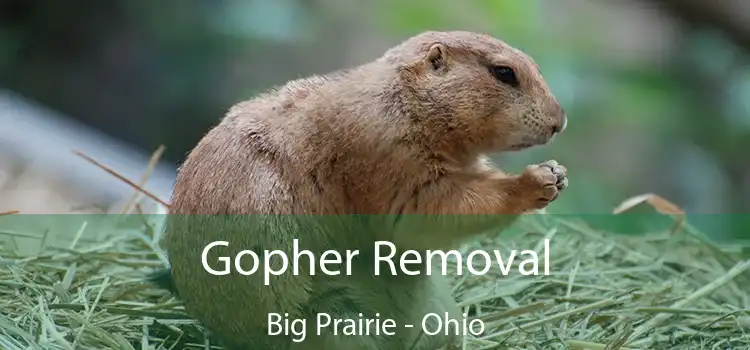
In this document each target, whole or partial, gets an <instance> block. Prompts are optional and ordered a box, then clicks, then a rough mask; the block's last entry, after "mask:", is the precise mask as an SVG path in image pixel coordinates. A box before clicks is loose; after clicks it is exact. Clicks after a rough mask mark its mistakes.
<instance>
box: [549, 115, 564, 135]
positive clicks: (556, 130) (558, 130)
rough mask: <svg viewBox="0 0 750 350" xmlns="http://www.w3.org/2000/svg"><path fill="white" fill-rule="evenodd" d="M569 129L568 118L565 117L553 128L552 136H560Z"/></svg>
mask: <svg viewBox="0 0 750 350" xmlns="http://www.w3.org/2000/svg"><path fill="white" fill-rule="evenodd" d="M567 127H568V118H567V117H566V116H565V115H563V117H562V122H561V123H557V124H555V125H553V126H552V134H559V133H561V132H563V131H565V128H567Z"/></svg>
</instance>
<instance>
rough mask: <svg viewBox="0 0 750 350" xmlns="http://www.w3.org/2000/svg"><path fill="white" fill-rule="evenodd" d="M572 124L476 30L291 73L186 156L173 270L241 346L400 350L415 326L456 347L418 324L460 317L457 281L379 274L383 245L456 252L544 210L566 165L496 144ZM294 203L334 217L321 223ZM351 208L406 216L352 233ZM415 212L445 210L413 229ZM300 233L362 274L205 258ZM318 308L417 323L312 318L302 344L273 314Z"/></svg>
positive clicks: (171, 233) (537, 140)
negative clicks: (359, 326)
mask: <svg viewBox="0 0 750 350" xmlns="http://www.w3.org/2000/svg"><path fill="white" fill-rule="evenodd" d="M566 125H567V118H566V115H565V112H564V110H563V108H562V107H561V106H560V104H559V103H558V101H557V100H556V98H555V97H554V95H553V94H552V92H551V91H550V89H549V87H548V86H547V84H546V82H545V80H544V79H543V77H542V75H541V73H540V71H539V67H538V66H537V64H536V63H535V62H534V60H533V59H532V58H530V57H529V56H528V55H526V54H524V53H523V52H522V51H520V50H518V49H515V48H513V47H511V46H510V45H508V44H506V43H504V42H503V41H501V40H499V39H496V38H493V37H491V36H489V35H485V34H479V33H472V32H463V31H453V32H424V33H422V34H419V35H416V36H414V37H411V38H409V39H407V40H406V41H404V42H402V43H401V44H399V45H397V46H395V47H393V48H391V49H389V50H387V51H386V52H385V53H384V54H383V55H382V56H381V57H379V58H377V59H375V60H373V61H371V62H369V63H366V64H363V65H361V66H358V67H355V68H351V69H347V70H340V71H337V72H333V73H330V74H327V75H320V76H312V77H308V78H304V79H299V80H294V81H291V82H288V83H287V84H285V85H283V86H281V87H278V88H275V89H273V90H270V91H268V92H265V93H263V94H260V95H258V96H256V97H254V98H252V99H249V100H247V101H244V102H241V103H238V104H236V105H235V106H233V107H232V108H231V109H230V110H229V111H228V113H227V114H226V116H225V117H224V118H223V120H222V121H221V122H220V123H219V124H218V125H217V126H215V127H214V128H213V129H212V130H210V131H209V132H208V133H207V134H206V135H205V137H204V138H203V139H202V140H201V141H200V142H199V143H198V145H197V146H196V147H195V148H194V149H193V150H192V151H191V152H190V154H189V155H188V157H187V159H186V161H185V162H184V164H183V165H182V166H181V168H180V169H179V173H178V176H177V182H176V184H175V187H174V192H173V197H172V203H171V209H170V211H171V212H170V214H171V215H170V219H169V221H168V225H167V232H166V234H165V236H164V239H163V241H162V242H161V245H162V246H163V247H164V248H165V250H166V251H167V253H168V255H169V260H170V264H171V272H169V273H165V274H163V275H161V276H162V277H164V280H165V281H166V280H168V283H170V284H171V287H170V288H171V289H172V290H173V291H174V292H175V294H176V295H178V296H179V297H180V299H182V301H183V302H184V304H185V307H186V310H187V311H188V312H189V313H190V314H191V315H193V316H194V317H195V318H196V319H198V320H199V321H201V322H202V323H203V324H204V325H205V326H206V327H207V328H208V329H209V330H211V331H212V332H213V333H215V334H216V335H217V336H218V337H219V338H220V339H222V340H223V341H224V343H225V344H226V345H227V346H228V347H229V348H230V349H318V348H324V349H332V350H348V349H353V348H360V349H368V350H369V349H373V350H374V349H386V350H390V349H393V350H401V349H408V348H409V347H410V346H411V344H412V343H413V342H414V341H415V339H417V338H418V337H419V339H420V341H419V343H418V344H417V346H416V347H415V349H424V350H429V349H437V348H441V347H443V346H446V347H447V346H450V345H452V344H455V343H456V342H457V340H458V339H457V337H454V336H444V335H443V336H440V335H436V336H426V335H421V336H420V335H419V333H420V331H421V330H420V327H419V326H418V325H419V319H421V318H422V317H423V316H424V315H425V313H429V312H437V313H449V314H450V315H454V316H455V317H456V318H460V317H461V316H460V310H458V307H457V306H456V302H455V301H454V299H453V298H452V296H451V294H450V288H449V287H448V282H447V280H446V278H445V277H444V276H441V275H439V274H433V275H432V276H426V275H419V276H403V275H397V276H391V275H390V274H386V275H381V276H373V274H372V261H371V259H370V257H371V254H372V250H373V246H374V242H375V241H378V240H387V241H391V242H393V243H394V244H395V245H396V247H397V248H398V249H399V250H405V249H415V250H425V249H453V248H455V247H456V246H457V245H458V244H459V243H460V242H461V241H463V240H465V239H467V238H471V237H473V236H475V235H477V234H480V233H483V232H486V231H487V230H490V229H492V230H500V229H502V228H503V227H504V226H506V225H508V224H510V223H511V222H512V221H513V220H514V218H515V217H516V216H517V215H520V214H523V213H526V212H529V211H531V210H535V209H540V208H543V207H545V206H547V205H548V204H549V203H550V202H552V201H554V200H555V199H556V198H557V196H558V194H559V193H560V192H561V191H562V190H563V189H564V188H566V187H567V184H568V180H567V176H566V169H565V168H564V167H563V166H561V165H559V164H557V162H555V161H547V162H543V163H540V164H533V165H529V166H528V167H527V168H526V169H525V171H524V172H523V173H521V174H518V175H512V174H505V173H503V172H502V171H501V170H499V169H497V168H495V167H494V166H492V165H491V164H490V163H489V161H488V158H487V156H486V155H487V154H489V153H496V152H506V151H517V150H522V149H525V148H529V147H532V146H536V145H542V144H547V143H549V142H550V141H551V140H552V139H553V138H554V136H555V135H557V134H559V133H560V132H562V131H563V130H564V129H565V127H566ZM188 214H189V215H188ZM195 214H204V215H205V216H200V218H198V217H199V216H196V215H195ZM239 214H242V215H243V216H242V217H240V216H237V218H236V219H233V220H226V216H225V217H224V218H223V219H215V218H217V216H215V215H239ZM279 214H284V215H279ZM286 214H296V215H307V216H308V217H316V216H319V217H323V216H322V215H330V216H326V217H328V218H333V219H326V220H324V221H326V223H325V224H323V223H318V224H315V225H313V227H312V228H311V227H310V226H305V225H303V223H301V222H300V221H304V220H301V219H300V220H296V219H293V218H295V216H291V215H286ZM349 214H383V215H384V216H383V217H386V218H394V219H393V220H389V219H386V220H383V221H382V222H380V221H378V222H379V223H378V224H377V225H375V226H367V225H364V226H361V227H359V226H358V227H357V228H356V230H355V228H354V227H353V226H352V225H353V224H352V222H353V221H355V220H352V219H348V216H346V215H349ZM408 214H431V215H443V216H444V217H445V218H448V219H445V220H441V221H440V223H439V225H438V224H435V225H434V226H432V227H430V228H429V229H416V228H417V226H414V225H411V224H410V223H413V221H410V220H409V219H403V218H408V217H409V215H408ZM458 214H489V215H488V216H487V217H486V218H484V219H482V220H478V219H476V217H474V218H472V219H462V217H468V215H464V216H461V215H458ZM210 215H213V216H210ZM274 215H275V216H274ZM337 215H338V216H337ZM490 215H491V216H490ZM337 217H339V218H340V219H336V218H337ZM253 218H255V219H253ZM212 220H217V221H212ZM365 220H367V219H365ZM219 221H220V222H221V224H220V226H221V227H220V228H219V227H216V226H212V224H211V223H217V222H219ZM363 227H369V228H371V229H366V228H363ZM373 227H377V229H372V228H373ZM355 231H356V232H355ZM295 238H296V239H298V241H299V245H300V246H301V247H303V249H307V250H310V251H312V252H314V253H315V254H316V256H319V254H320V253H321V252H323V251H325V250H330V249H335V250H340V251H342V252H343V251H344V250H346V249H357V250H359V251H361V255H360V256H359V259H358V260H355V261H354V263H353V267H352V269H353V270H354V271H352V275H350V276H347V275H344V274H342V275H340V276H327V275H324V274H321V273H318V274H315V275H310V274H304V273H303V274H300V275H296V276H293V275H291V273H286V274H282V275H279V276H274V278H273V280H272V282H271V283H270V285H265V284H264V281H263V276H262V275H261V274H254V275H250V276H243V275H239V274H231V275H226V276H213V275H210V274H209V273H207V272H206V270H204V268H203V266H202V265H201V252H202V251H203V249H204V248H205V247H206V246H207V245H208V244H209V243H211V242H214V241H217V240H226V241H229V247H224V248H222V249H221V253H217V252H215V253H212V254H209V257H208V261H211V262H212V263H215V262H216V261H217V258H218V256H219V255H217V254H220V255H221V256H234V255H236V254H237V253H238V252H239V251H241V250H247V249H252V250H255V251H261V250H265V249H267V250H273V249H278V250H282V251H285V252H291V251H292V241H293V239H295ZM216 250H217V249H214V251H216ZM288 254H291V253H288ZM342 254H343V253H342ZM302 260H304V259H302ZM303 265H304V264H303ZM304 266H307V265H304ZM288 271H289V270H288ZM301 271H308V270H307V268H302V269H301ZM165 285H166V284H165ZM321 312H324V313H329V314H330V315H331V316H332V317H339V318H353V317H356V315H358V314H359V313H362V314H364V315H365V316H369V317H374V314H375V313H378V314H379V315H380V318H391V319H394V320H395V321H396V323H397V324H399V325H402V324H405V323H409V324H412V325H415V327H414V328H410V329H409V328H403V327H401V328H398V329H397V330H396V333H397V334H396V335H393V336H382V335H381V336H372V335H370V336H367V335H360V336H343V335H332V334H331V333H330V332H327V331H326V332H323V333H322V334H321V335H320V336H316V335H314V326H313V325H309V326H308V334H307V337H306V339H305V341H304V342H293V341H292V337H290V336H287V337H284V336H269V335H268V326H269V325H268V318H267V315H268V314H269V313H281V314H284V313H286V314H288V317H289V318H304V319H308V321H309V322H308V323H312V322H314V315H315V314H317V313H321Z"/></svg>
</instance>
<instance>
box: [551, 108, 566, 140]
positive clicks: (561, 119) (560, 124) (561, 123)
mask: <svg viewBox="0 0 750 350" xmlns="http://www.w3.org/2000/svg"><path fill="white" fill-rule="evenodd" d="M551 115H552V118H553V120H554V123H553V124H552V135H557V134H559V133H561V132H563V131H565V128H567V127H568V116H567V114H566V113H565V110H563V108H562V107H561V106H560V104H558V103H555V104H554V106H553V107H552V113H551Z"/></svg>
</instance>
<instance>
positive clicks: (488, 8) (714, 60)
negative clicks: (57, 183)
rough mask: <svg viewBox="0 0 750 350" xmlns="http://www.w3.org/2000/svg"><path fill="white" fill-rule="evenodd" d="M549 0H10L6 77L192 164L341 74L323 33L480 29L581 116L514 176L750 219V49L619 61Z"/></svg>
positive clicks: (518, 160)
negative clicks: (223, 137)
mask: <svg viewBox="0 0 750 350" xmlns="http://www.w3.org/2000/svg"><path fill="white" fill-rule="evenodd" d="M550 1H554V0H527V1H476V2H471V3H468V2H455V1H435V0H433V1H428V0H412V1H408V2H403V1H396V0H383V1H379V2H373V3H368V5H367V6H365V5H364V3H363V5H362V9H363V11H365V12H366V13H363V14H359V15H356V16H355V15H354V14H344V15H335V14H334V13H337V12H336V10H339V11H344V10H341V9H343V8H345V7H346V6H345V4H344V2H342V1H338V2H337V1H320V0H319V1H301V0H297V1H294V0H284V1H281V0H280V1H275V2H274V1H263V0H247V1H242V0H223V1H198V0H194V1H179V2H178V1H176V0H171V1H163V2H158V3H156V2H150V1H145V0H132V1H124V0H123V1H112V2H96V1H93V0H91V1H86V0H81V1H74V2H72V3H73V4H75V6H73V5H72V4H71V3H66V4H62V3H60V4H56V5H53V4H52V3H49V2H42V1H34V0H28V1H23V0H16V1H13V0H11V1H8V0H5V1H3V2H0V13H2V15H0V83H2V85H5V86H7V87H10V88H11V89H15V90H17V91H19V92H21V93H23V94H26V95H28V96H30V97H32V98H35V99H37V100H39V101H40V102H42V103H44V104H47V105H50V106H52V107H53V108H56V109H59V110H61V111H63V112H66V113H68V114H71V115H73V116H76V117H79V118H81V119H82V120H85V121H87V122H89V123H92V124H94V125H96V126H98V127H99V128H102V129H103V130H105V131H107V132H109V133H111V134H113V135H117V136H119V137H121V138H123V139H126V140H128V141H130V142H133V143H136V144H137V145H139V146H141V147H143V148H147V149H153V148H155V147H156V146H157V145H158V144H160V143H164V144H166V145H167V146H168V147H169V149H170V152H169V153H168V154H167V156H168V157H169V158H170V159H171V160H172V161H175V162H179V161H180V160H181V159H182V157H183V156H184V154H185V152H187V151H188V150H189V149H190V148H191V147H192V145H194V144H195V142H197V140H198V139H199V138H200V137H201V136H202V135H203V133H204V132H205V130H206V129H207V128H209V127H210V126H211V125H213V124H215V123H216V121H217V120H218V118H219V117H220V116H221V115H222V114H223V113H224V111H225V110H226V108H228V106H229V105H230V104H232V103H234V102H236V101H238V100H241V99H244V98H247V97H249V95H250V94H252V93H255V92H258V91H261V90H263V89H265V88H267V87H269V86H270V85H272V84H278V83H281V82H283V81H284V80H287V79H291V78H296V77H298V76H300V75H305V74H311V73H322V72H321V70H323V69H327V68H329V67H333V66H335V65H336V64H333V63H331V64H328V63H327V62H332V56H334V55H335V53H331V52H326V53H324V51H329V50H327V49H330V47H328V48H327V49H326V50H324V49H321V48H320V47H318V46H320V45H321V44H320V43H321V42H322V40H324V39H325V38H321V36H322V34H321V33H340V32H342V31H346V30H345V28H347V27H346V26H347V25H348V26H351V25H353V24H356V23H358V21H359V22H362V23H364V22H365V20H367V21H371V22H372V23H374V24H373V25H374V27H373V28H374V29H375V30H377V31H378V32H379V33H378V35H379V36H382V37H388V38H389V39H388V42H390V43H393V42H395V41H396V40H397V39H398V38H404V37H405V36H408V35H412V34H415V33H417V32H420V31H423V30H428V29H461V28H472V29H478V30H479V29H481V30H484V31H486V32H489V33H492V34H494V35H496V36H499V37H502V38H503V39H504V40H506V41H508V42H509V43H511V44H512V45H514V46H516V47H519V48H521V49H523V50H524V51H526V52H528V53H529V54H531V55H532V56H533V57H534V58H535V59H536V60H537V62H538V63H539V64H540V66H541V69H542V73H543V74H544V76H545V77H546V78H547V80H548V82H549V84H550V86H551V88H552V90H553V91H554V93H555V94H556V95H557V96H558V98H559V99H560V101H561V103H562V104H563V105H564V106H565V108H566V111H567V113H568V115H569V118H570V119H569V120H570V123H569V127H568V130H567V131H566V133H565V134H563V135H561V136H560V137H559V138H558V139H557V140H556V141H555V143H554V144H553V145H550V146H546V147H541V148H539V149H534V150H530V151H526V152H522V153H519V154H512V155H504V156H502V158H503V165H504V166H505V167H507V168H508V169H509V170H512V171H518V170H520V169H522V167H523V166H524V165H525V164H528V163H533V162H540V161H543V160H545V159H548V158H554V159H557V160H559V161H561V162H562V163H563V164H565V165H566V166H567V167H568V168H569V171H570V177H571V185H570V188H569V190H568V191H567V193H566V194H565V195H564V196H562V197H561V198H560V199H559V201H558V202H557V203H555V204H554V205H553V206H552V207H551V208H550V211H551V212H560V213H602V212H608V211H611V208H613V207H614V206H615V205H616V204H617V203H618V202H619V201H620V200H622V199H624V198H626V197H629V196H632V195H635V194H638V193H642V192H654V191H655V192H658V193H659V194H660V195H662V196H664V197H667V198H669V199H671V200H672V201H674V202H676V203H680V205H682V206H683V207H684V209H686V210H688V211H695V212H713V213H722V212H734V213H740V212H747V211H748V208H749V207H750V175H748V174H750V167H749V166H748V164H747V161H746V159H747V156H746V152H747V150H748V149H750V113H748V111H749V110H750V98H748V96H750V70H748V67H747V59H746V57H745V54H744V53H743V52H742V51H741V50H740V49H739V48H737V47H735V46H733V45H731V44H730V43H728V42H726V41H725V40H724V39H723V37H722V36H721V35H717V34H716V33H714V32H711V31H706V30H702V31H698V30H692V29H690V30H688V29H684V30H683V32H682V33H681V35H680V37H679V38H677V39H676V40H677V42H676V43H675V44H674V45H675V47H674V48H673V49H672V50H673V51H674V52H673V53H672V55H671V56H670V57H669V58H668V61H667V63H660V64H646V63H642V62H639V61H623V60H618V59H615V58H617V57H613V56H612V54H611V53H609V52H607V47H606V46H603V45H602V43H601V41H602V40H601V38H600V36H601V35H602V34H606V32H607V31H608V29H607V28H598V27H591V26H590V25H587V24H585V22H583V21H581V22H580V23H579V22H577V21H576V20H577V19H582V18H585V17H586V16H593V14H589V13H586V11H587V7H586V6H583V5H577V6H578V8H579V9H580V11H579V12H581V13H580V14H577V16H578V17H575V18H573V21H572V24H570V25H568V26H566V27H565V28H566V29H565V30H555V31H551V30H549V29H548V28H547V26H546V23H545V21H547V20H549V18H550V14H545V13H544V11H545V9H547V8H548V6H549V4H550ZM634 3H635V1H634ZM570 6H574V5H570ZM632 6H635V5H632ZM351 8H352V9H355V10H356V9H358V6H356V5H352V6H351ZM611 11H617V10H616V9H613V10H611ZM574 12H575V11H574ZM568 15H569V16H570V14H568ZM337 16H338V17H337ZM344 17H348V18H349V22H347V23H345V22H344V20H343V19H342V18H344ZM326 23H327V24H328V25H329V26H330V29H329V30H328V31H325V30H324V29H323V27H324V24H326ZM634 25H636V24H634ZM350 28H351V27H350ZM342 35H343V34H342ZM597 39H598V40H597ZM315 40H318V41H315ZM325 40H327V39H325ZM331 40H336V39H331ZM310 42H312V43H314V44H307V45H306V44H305V43H310ZM333 46H336V43H333V44H331V47H333ZM339 46H341V45H339ZM290 47H302V48H301V49H298V51H294V50H293V49H291V48H290ZM352 50H355V49H352ZM326 54H327V55H328V56H325V55H326ZM318 56H320V57H318ZM317 61H321V62H326V64H323V63H316V62H317ZM333 62H334V63H336V62H335V61H333ZM342 64H343V63H342ZM247 71H249V73H248V72H247ZM238 72H241V73H238ZM721 232H732V233H731V235H732V236H745V237H747V234H746V233H743V232H740V231H739V229H738V228H735V229H734V230H732V229H726V230H721ZM726 235H728V234H724V236H726Z"/></svg>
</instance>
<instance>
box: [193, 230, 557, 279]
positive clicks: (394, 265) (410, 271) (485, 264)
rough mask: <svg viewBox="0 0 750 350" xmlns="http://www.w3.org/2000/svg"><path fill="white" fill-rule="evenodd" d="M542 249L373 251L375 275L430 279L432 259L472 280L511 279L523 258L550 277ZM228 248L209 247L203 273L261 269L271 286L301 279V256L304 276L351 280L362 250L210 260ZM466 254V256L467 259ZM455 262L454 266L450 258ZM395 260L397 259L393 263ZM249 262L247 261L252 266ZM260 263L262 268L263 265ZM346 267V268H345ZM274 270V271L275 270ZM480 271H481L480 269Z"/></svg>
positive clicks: (523, 267) (528, 271)
mask: <svg viewBox="0 0 750 350" xmlns="http://www.w3.org/2000/svg"><path fill="white" fill-rule="evenodd" d="M542 243H543V244H541V246H542V247H543V248H542V251H541V252H536V251H534V250H523V251H521V252H520V253H519V252H518V251H517V250H511V251H509V252H508V254H507V256H503V254H501V252H500V251H498V250H492V251H489V252H488V251H485V250H474V251H471V252H469V253H468V254H461V253H460V252H459V251H457V250H449V251H440V250H427V251H425V254H424V259H423V256H422V255H421V254H420V253H419V252H418V251H415V250H406V251H404V252H403V253H402V254H400V255H399V256H398V257H396V246H395V245H394V244H393V243H391V242H389V241H377V242H375V246H374V252H375V255H374V261H373V263H374V268H375V270H374V273H375V275H380V273H381V269H388V271H389V272H390V273H391V274H393V275H397V274H405V275H419V274H420V273H421V271H419V270H417V269H416V268H418V267H420V266H423V265H425V264H426V271H425V274H426V275H432V273H433V271H432V266H435V265H434V264H433V263H434V260H433V259H440V260H439V261H438V262H439V265H438V266H440V271H439V273H441V274H443V275H447V274H448V271H449V270H448V265H449V264H455V265H456V266H455V271H456V274H457V275H462V274H463V273H464V270H467V271H468V272H469V273H471V274H473V275H484V274H486V273H487V272H489V271H490V269H491V268H493V266H494V267H495V268H498V269H499V270H500V273H502V274H503V275H507V274H508V273H509V272H510V271H511V267H512V266H513V262H514V260H515V259H523V260H522V261H521V262H520V263H519V264H518V272H519V273H520V274H522V275H527V276H528V275H539V268H540V258H539V256H540V255H541V256H542V257H543V258H542V259H541V260H542V261H541V265H542V267H543V271H544V272H543V274H544V275H549V270H550V267H549V251H550V249H549V239H544V241H543V242H542ZM222 246H223V247H227V246H229V242H227V241H215V242H212V243H211V244H209V245H207V246H206V247H205V248H204V249H203V252H202V253H201V264H202V266H203V268H204V269H205V270H206V271H207V272H208V273H210V274H212V275H214V276H223V275H228V274H230V273H232V267H234V270H235V271H236V273H239V274H241V275H245V276H248V275H252V274H255V273H257V272H258V270H259V269H260V268H261V266H262V267H263V271H262V273H263V276H264V279H263V281H264V284H265V285H269V284H270V279H271V276H279V275H282V274H284V273H286V272H287V271H288V270H289V268H290V265H291V269H292V270H291V272H292V274H293V275H295V276H297V275H300V273H301V272H300V265H301V264H300V259H303V257H305V258H307V259H309V265H308V266H309V271H304V272H303V273H304V274H309V275H315V274H316V273H318V272H317V271H316V266H318V267H319V269H320V272H321V273H323V274H326V275H329V276H336V275H340V274H341V273H342V271H341V270H342V267H343V268H344V273H345V274H346V275H347V276H349V275H351V274H352V259H353V258H354V257H355V256H357V255H359V250H346V251H344V253H343V256H342V253H341V252H339V251H336V250H328V251H325V252H323V253H322V254H320V256H319V257H316V256H315V255H314V254H313V253H312V252H311V251H309V250H304V249H300V247H299V242H298V240H297V239H294V242H293V248H292V253H291V259H290V257H289V255H288V254H287V253H286V252H284V251H281V250H263V251H262V257H261V256H258V253H256V252H255V251H252V250H243V251H241V252H239V253H238V254H237V255H235V256H233V257H230V256H220V257H219V258H218V259H217V260H218V263H216V262H209V261H208V253H209V251H211V250H212V249H217V250H219V249H221V248H218V247H222ZM464 255H465V256H464ZM451 257H452V258H453V260H454V261H450V258H451ZM394 258H396V259H395V260H396V261H394ZM248 260H249V261H248ZM261 261H262V264H261ZM248 263H250V266H251V268H250V269H249V270H246V269H244V268H243V266H248V265H247V264H248ZM342 265H343V266H342ZM274 267H275V268H274ZM478 267H481V268H478Z"/></svg>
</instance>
